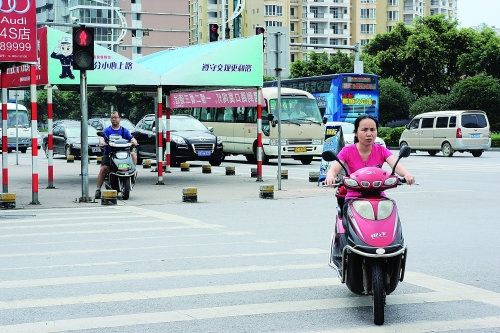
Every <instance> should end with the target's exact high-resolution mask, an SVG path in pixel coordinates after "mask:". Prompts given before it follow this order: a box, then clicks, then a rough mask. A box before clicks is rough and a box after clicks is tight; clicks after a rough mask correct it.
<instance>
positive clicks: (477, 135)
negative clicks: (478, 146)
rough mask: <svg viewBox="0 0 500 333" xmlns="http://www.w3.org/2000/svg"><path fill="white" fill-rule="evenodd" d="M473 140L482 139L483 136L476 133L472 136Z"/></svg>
mask: <svg viewBox="0 0 500 333" xmlns="http://www.w3.org/2000/svg"><path fill="white" fill-rule="evenodd" d="M470 137H471V138H480V137H481V134H479V133H474V134H471V135H470Z"/></svg>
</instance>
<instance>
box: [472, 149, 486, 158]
mask: <svg viewBox="0 0 500 333" xmlns="http://www.w3.org/2000/svg"><path fill="white" fill-rule="evenodd" d="M471 153H472V156H474V157H479V156H481V155H482V154H483V152H482V151H480V150H473V151H471Z"/></svg>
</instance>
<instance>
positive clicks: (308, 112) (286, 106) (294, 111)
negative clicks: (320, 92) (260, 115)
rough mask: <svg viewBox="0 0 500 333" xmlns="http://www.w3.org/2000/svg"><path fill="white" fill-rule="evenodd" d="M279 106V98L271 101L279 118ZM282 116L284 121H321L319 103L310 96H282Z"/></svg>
mask: <svg viewBox="0 0 500 333" xmlns="http://www.w3.org/2000/svg"><path fill="white" fill-rule="evenodd" d="M277 106H278V99H272V100H270V101H269V107H270V109H271V113H272V114H273V115H274V118H275V119H278V114H277ZM280 116H281V117H280V118H281V120H282V121H287V120H288V121H296V122H299V123H301V122H304V123H305V122H318V123H319V122H321V114H320V112H319V108H318V104H317V103H316V101H315V100H312V99H308V98H288V97H284V98H281V108H280Z"/></svg>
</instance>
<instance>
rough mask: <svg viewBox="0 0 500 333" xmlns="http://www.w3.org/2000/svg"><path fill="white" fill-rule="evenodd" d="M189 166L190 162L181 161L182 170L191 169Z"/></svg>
mask: <svg viewBox="0 0 500 333" xmlns="http://www.w3.org/2000/svg"><path fill="white" fill-rule="evenodd" d="M189 166H190V164H189V163H181V164H180V167H181V171H189Z"/></svg>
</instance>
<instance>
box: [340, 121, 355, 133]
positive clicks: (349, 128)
mask: <svg viewBox="0 0 500 333" xmlns="http://www.w3.org/2000/svg"><path fill="white" fill-rule="evenodd" d="M340 126H342V132H343V133H344V134H353V133H354V124H351V123H342V124H341V125H340Z"/></svg>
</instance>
